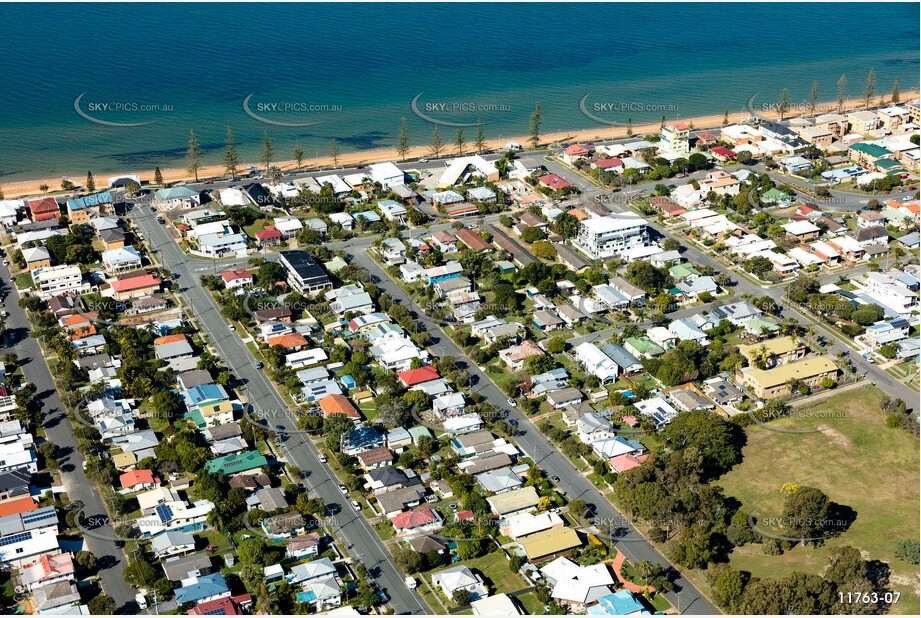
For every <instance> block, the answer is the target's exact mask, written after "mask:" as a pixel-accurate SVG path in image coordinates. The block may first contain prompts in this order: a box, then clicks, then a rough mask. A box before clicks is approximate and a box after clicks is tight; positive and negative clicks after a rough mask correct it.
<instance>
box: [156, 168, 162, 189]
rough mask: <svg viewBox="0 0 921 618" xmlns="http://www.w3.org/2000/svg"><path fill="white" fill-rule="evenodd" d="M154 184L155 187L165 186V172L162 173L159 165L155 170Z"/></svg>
mask: <svg viewBox="0 0 921 618" xmlns="http://www.w3.org/2000/svg"><path fill="white" fill-rule="evenodd" d="M154 184H155V185H162V184H163V172H161V171H160V166H159V165H158V166H157V167H156V169H154Z"/></svg>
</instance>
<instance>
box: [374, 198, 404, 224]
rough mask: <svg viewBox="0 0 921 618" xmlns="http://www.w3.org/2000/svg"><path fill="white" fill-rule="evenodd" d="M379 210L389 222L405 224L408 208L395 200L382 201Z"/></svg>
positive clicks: (378, 206)
mask: <svg viewBox="0 0 921 618" xmlns="http://www.w3.org/2000/svg"><path fill="white" fill-rule="evenodd" d="M377 209H378V210H380V211H381V214H382V215H383V216H384V218H385V219H387V220H388V221H395V222H397V223H405V217H406V212H407V211H406V206H404V205H403V204H401V203H399V202H397V201H395V200H381V201H380V202H378V203H377Z"/></svg>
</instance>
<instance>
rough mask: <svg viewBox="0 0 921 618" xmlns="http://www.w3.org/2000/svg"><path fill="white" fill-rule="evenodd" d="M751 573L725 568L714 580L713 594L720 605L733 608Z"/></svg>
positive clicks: (740, 596)
mask: <svg viewBox="0 0 921 618" xmlns="http://www.w3.org/2000/svg"><path fill="white" fill-rule="evenodd" d="M748 579H749V575H748V573H746V572H745V571H733V570H732V569H728V568H727V569H724V570H722V571H721V572H720V574H719V575H717V576H716V579H715V580H714V582H713V594H714V597H715V599H714V600H715V601H716V603H717V604H718V605H720V606H721V607H724V608H728V609H730V610H732V609H733V608H734V607H735V606H736V604H737V603H738V602H739V599H741V598H742V593H743V592H745V586H746V584H748Z"/></svg>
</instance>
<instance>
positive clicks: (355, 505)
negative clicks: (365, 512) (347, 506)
mask: <svg viewBox="0 0 921 618" xmlns="http://www.w3.org/2000/svg"><path fill="white" fill-rule="evenodd" d="M352 508H353V509H355V510H356V511H360V510H361V504H359V503H358V500H352Z"/></svg>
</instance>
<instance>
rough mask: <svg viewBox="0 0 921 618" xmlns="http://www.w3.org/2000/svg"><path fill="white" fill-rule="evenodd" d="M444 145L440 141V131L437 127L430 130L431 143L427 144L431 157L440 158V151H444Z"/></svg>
mask: <svg viewBox="0 0 921 618" xmlns="http://www.w3.org/2000/svg"><path fill="white" fill-rule="evenodd" d="M444 147H445V144H444V142H443V141H442V140H441V130H440V129H439V128H438V125H435V128H434V129H432V141H431V142H429V152H430V153H431V154H432V156H433V157H436V158H437V157H440V156H441V153H442V151H443V150H444Z"/></svg>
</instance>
